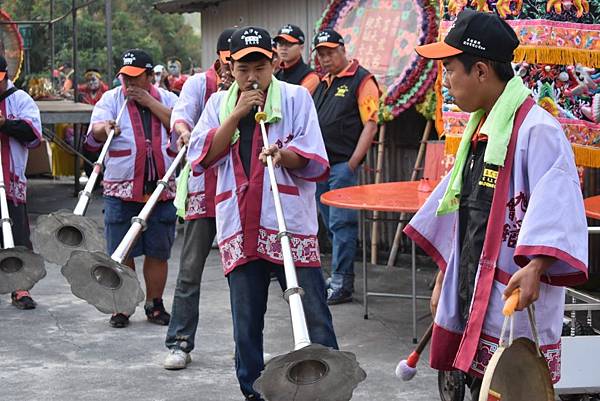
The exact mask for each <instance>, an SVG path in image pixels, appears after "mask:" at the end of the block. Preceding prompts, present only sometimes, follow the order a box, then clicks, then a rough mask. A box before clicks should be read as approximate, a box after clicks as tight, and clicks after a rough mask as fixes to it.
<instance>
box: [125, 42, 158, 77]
mask: <svg viewBox="0 0 600 401" xmlns="http://www.w3.org/2000/svg"><path fill="white" fill-rule="evenodd" d="M153 68H154V63H153V62H152V57H151V56H150V55H149V54H148V53H146V52H145V51H143V50H141V49H130V50H127V51H126V52H125V53H123V57H122V63H121V69H120V70H119V74H124V75H129V76H130V77H137V76H139V75H142V74H143V73H144V72H146V71H148V70H152V69H153Z"/></svg>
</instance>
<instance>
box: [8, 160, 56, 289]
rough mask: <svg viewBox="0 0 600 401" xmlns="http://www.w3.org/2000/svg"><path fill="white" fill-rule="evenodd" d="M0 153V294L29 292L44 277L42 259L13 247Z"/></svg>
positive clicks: (27, 251)
mask: <svg viewBox="0 0 600 401" xmlns="http://www.w3.org/2000/svg"><path fill="white" fill-rule="evenodd" d="M1 153H2V152H0V214H1V217H2V244H3V245H4V249H2V250H0V294H7V293H9V292H13V291H17V290H29V289H31V288H32V287H33V286H34V285H35V283H37V282H38V281H40V280H41V279H43V278H44V277H45V276H46V269H45V267H44V259H43V258H42V257H41V256H40V255H38V254H36V253H34V252H33V251H32V250H30V249H28V248H26V247H24V246H15V241H14V239H13V233H12V227H11V226H12V221H11V219H10V215H9V213H8V202H7V201H6V189H5V183H4V171H3V168H2V154H1Z"/></svg>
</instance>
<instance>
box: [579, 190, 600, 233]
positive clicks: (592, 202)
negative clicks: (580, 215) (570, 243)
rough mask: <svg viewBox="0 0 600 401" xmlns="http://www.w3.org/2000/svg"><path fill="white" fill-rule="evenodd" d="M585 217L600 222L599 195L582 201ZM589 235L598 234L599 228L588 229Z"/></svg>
mask: <svg viewBox="0 0 600 401" xmlns="http://www.w3.org/2000/svg"><path fill="white" fill-rule="evenodd" d="M583 204H584V205H585V215H586V216H587V217H589V218H590V219H596V220H600V195H596V196H592V197H590V198H586V199H584V200H583ZM588 231H589V233H590V234H600V227H588Z"/></svg>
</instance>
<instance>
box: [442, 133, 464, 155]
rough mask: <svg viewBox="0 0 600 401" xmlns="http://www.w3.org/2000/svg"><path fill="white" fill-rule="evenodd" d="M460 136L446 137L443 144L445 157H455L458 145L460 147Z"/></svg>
mask: <svg viewBox="0 0 600 401" xmlns="http://www.w3.org/2000/svg"><path fill="white" fill-rule="evenodd" d="M460 138H462V137H460V136H456V135H446V142H445V143H444V152H445V153H446V154H447V155H456V152H458V145H460Z"/></svg>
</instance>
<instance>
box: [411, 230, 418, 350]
mask: <svg viewBox="0 0 600 401" xmlns="http://www.w3.org/2000/svg"><path fill="white" fill-rule="evenodd" d="M411 243H412V250H411V254H412V255H411V259H412V321H413V344H416V343H417V252H416V247H415V241H411Z"/></svg>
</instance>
